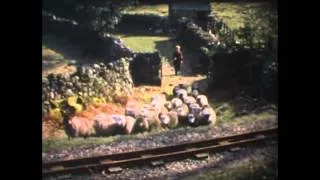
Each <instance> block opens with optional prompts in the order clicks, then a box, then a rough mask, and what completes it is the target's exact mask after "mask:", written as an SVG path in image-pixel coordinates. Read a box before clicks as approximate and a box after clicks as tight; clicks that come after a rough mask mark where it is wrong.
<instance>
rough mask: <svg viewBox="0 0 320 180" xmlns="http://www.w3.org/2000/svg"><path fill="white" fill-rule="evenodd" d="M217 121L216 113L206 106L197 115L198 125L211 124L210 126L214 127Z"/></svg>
mask: <svg viewBox="0 0 320 180" xmlns="http://www.w3.org/2000/svg"><path fill="white" fill-rule="evenodd" d="M216 120H217V115H216V112H215V111H214V110H213V109H212V108H211V107H209V106H208V105H205V106H204V107H203V108H202V109H201V111H200V114H199V123H200V125H209V124H211V125H212V126H214V125H215V123H216Z"/></svg>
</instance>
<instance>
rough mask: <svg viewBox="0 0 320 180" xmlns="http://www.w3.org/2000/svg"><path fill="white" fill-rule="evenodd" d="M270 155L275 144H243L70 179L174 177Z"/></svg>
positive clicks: (265, 159) (261, 159) (273, 154)
mask: <svg viewBox="0 0 320 180" xmlns="http://www.w3.org/2000/svg"><path fill="white" fill-rule="evenodd" d="M271 158H273V159H274V158H277V146H276V145H268V146H265V147H251V148H242V149H241V150H239V151H236V152H229V151H226V152H221V153H215V154H212V155H210V156H209V158H208V159H204V160H195V159H185V160H182V161H175V162H169V163H166V164H165V165H164V166H161V167H155V168H150V167H147V166H143V167H137V168H126V169H124V170H123V171H122V172H121V173H114V174H106V173H103V172H101V173H97V174H92V175H89V176H81V177H72V179H76V180H82V179H90V180H98V179H126V180H135V179H165V180H175V179H177V180H178V179H181V178H184V177H188V176H190V175H191V176H192V175H193V176H194V175H198V174H199V173H201V172H208V171H210V172H212V171H215V172H217V171H220V170H222V169H224V168H226V167H230V166H233V167H234V166H237V165H243V164H249V163H250V164H252V163H254V162H257V161H258V162H259V163H263V164H266V163H267V162H268V161H269V160H270V159H271ZM52 179H53V178H52Z"/></svg>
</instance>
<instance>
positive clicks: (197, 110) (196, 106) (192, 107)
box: [189, 103, 201, 113]
mask: <svg viewBox="0 0 320 180" xmlns="http://www.w3.org/2000/svg"><path fill="white" fill-rule="evenodd" d="M200 110H201V107H200V105H199V104H197V103H191V104H190V105H189V112H190V113H200Z"/></svg>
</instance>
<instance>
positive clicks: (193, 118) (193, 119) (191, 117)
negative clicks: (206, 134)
mask: <svg viewBox="0 0 320 180" xmlns="http://www.w3.org/2000/svg"><path fill="white" fill-rule="evenodd" d="M198 115H199V113H189V114H188V116H187V119H188V124H189V125H190V126H191V127H197V126H199V121H198Z"/></svg>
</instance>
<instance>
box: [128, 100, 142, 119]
mask: <svg viewBox="0 0 320 180" xmlns="http://www.w3.org/2000/svg"><path fill="white" fill-rule="evenodd" d="M141 108H143V104H142V103H140V102H138V101H128V102H127V104H126V107H125V115H126V116H132V117H134V118H136V116H137V115H138V114H139V110H141Z"/></svg>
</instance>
